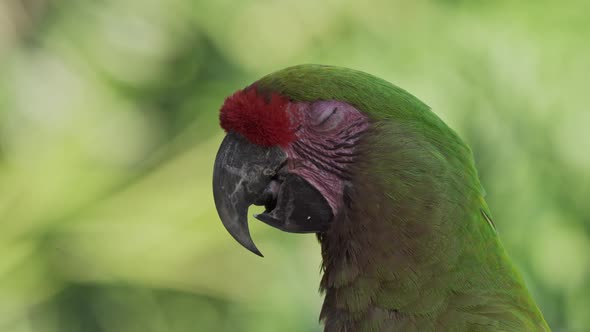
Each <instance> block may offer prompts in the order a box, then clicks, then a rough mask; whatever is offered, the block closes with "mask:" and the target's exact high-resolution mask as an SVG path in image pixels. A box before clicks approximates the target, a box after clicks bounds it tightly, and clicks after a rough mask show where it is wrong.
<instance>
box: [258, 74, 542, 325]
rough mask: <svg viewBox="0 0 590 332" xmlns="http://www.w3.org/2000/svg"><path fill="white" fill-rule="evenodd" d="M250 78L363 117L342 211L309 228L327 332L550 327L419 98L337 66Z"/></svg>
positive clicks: (459, 148) (461, 146)
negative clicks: (319, 267) (317, 229)
mask: <svg viewBox="0 0 590 332" xmlns="http://www.w3.org/2000/svg"><path fill="white" fill-rule="evenodd" d="M256 84H257V87H258V89H259V90H262V91H269V92H270V91H273V92H278V93H280V94H283V95H285V96H288V97H289V98H291V99H292V100H294V101H315V100H339V101H343V102H346V103H349V104H351V105H353V106H355V107H356V108H357V109H359V110H360V111H362V112H365V113H366V114H367V115H368V116H369V118H370V122H371V129H370V130H369V131H368V132H367V133H366V135H365V137H364V138H363V139H362V140H361V143H359V146H358V151H359V153H360V154H361V155H362V158H359V162H358V164H357V165H354V166H353V167H354V172H353V174H354V176H353V179H352V180H351V181H350V183H348V184H347V186H346V188H345V192H344V200H345V202H344V203H345V207H346V208H345V211H344V213H342V215H341V216H339V218H338V220H335V221H334V224H333V226H332V228H331V229H330V231H329V232H326V233H322V234H319V235H318V237H319V239H320V242H321V245H322V255H323V259H324V262H323V269H324V276H323V279H322V284H321V289H322V290H323V291H324V292H325V294H326V299H325V302H324V306H323V309H322V314H321V318H322V320H323V321H324V323H325V325H326V328H325V330H326V331H329V332H332V331H361V332H364V331H549V327H548V326H547V324H546V323H545V321H544V319H543V316H542V314H541V313H540V311H539V309H538V308H537V306H536V304H535V303H534V301H533V300H532V298H531V296H530V294H529V292H528V291H527V289H526V287H525V285H524V282H523V280H522V278H521V277H520V275H519V274H518V272H517V271H516V270H515V268H514V266H513V265H512V263H511V262H510V259H509V258H508V256H507V255H506V253H505V251H504V249H503V247H502V245H501V243H500V240H499V238H498V235H497V233H496V231H495V229H494V226H493V224H492V223H491V219H489V217H488V216H491V214H490V212H489V210H488V207H487V205H486V203H485V200H484V198H483V190H482V187H481V185H480V182H479V179H478V176H477V171H476V169H475V166H474V162H473V157H472V154H471V151H470V149H469V147H467V145H465V143H463V141H462V140H461V139H460V138H459V137H458V135H457V134H456V133H455V132H454V131H453V130H451V129H450V128H449V127H448V126H446V125H445V124H444V123H443V122H442V121H441V120H440V119H439V118H438V117H437V116H436V115H435V114H434V113H433V112H431V111H430V109H429V107H428V106H427V105H425V104H424V103H422V102H420V101H419V100H418V99H417V98H415V97H414V96H412V95H410V94H409V93H408V92H406V91H404V90H402V89H400V88H398V87H396V86H394V85H392V84H390V83H388V82H386V81H384V80H381V79H379V78H376V77H374V76H371V75H368V74H366V73H362V72H359V71H354V70H350V69H345V68H338V67H329V66H319V65H302V66H296V67H291V68H287V69H284V70H282V71H278V72H276V73H273V74H271V75H268V76H266V77H264V78H262V79H261V80H259V81H258V82H257V83H256Z"/></svg>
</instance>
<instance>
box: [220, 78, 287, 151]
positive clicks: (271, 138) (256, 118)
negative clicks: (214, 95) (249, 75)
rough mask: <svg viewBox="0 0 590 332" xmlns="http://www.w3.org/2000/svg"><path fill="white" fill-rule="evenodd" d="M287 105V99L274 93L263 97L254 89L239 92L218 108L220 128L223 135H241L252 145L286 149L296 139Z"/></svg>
mask: <svg viewBox="0 0 590 332" xmlns="http://www.w3.org/2000/svg"><path fill="white" fill-rule="evenodd" d="M288 104H289V99H287V98H286V97H283V96H281V95H279V94H276V93H273V94H271V95H270V96H264V95H261V94H259V93H258V91H257V90H256V87H250V88H246V89H244V90H238V91H236V92H235V93H234V94H233V95H231V96H229V97H227V98H226V99H225V102H224V103H223V106H222V107H221V112H220V116H219V119H220V123H221V127H222V128H223V129H224V130H225V131H226V132H229V131H234V132H237V133H239V134H241V135H243V136H244V137H246V138H247V139H248V140H249V141H250V142H252V143H254V144H258V145H262V146H274V145H280V146H287V145H288V144H289V143H291V142H292V141H293V140H294V139H295V132H294V130H293V128H292V126H291V121H289V114H288V113H287V106H288Z"/></svg>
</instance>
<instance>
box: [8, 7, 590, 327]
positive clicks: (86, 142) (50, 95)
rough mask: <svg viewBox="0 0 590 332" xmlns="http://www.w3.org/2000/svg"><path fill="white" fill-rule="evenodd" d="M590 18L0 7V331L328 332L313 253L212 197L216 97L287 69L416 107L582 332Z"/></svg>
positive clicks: (306, 239)
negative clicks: (401, 93) (314, 68)
mask: <svg viewBox="0 0 590 332" xmlns="http://www.w3.org/2000/svg"><path fill="white" fill-rule="evenodd" d="M588 12H590V2H588V1H586V0H579V1H575V0H572V1H568V2H567V3H563V2H555V1H544V0H539V1H535V2H528V1H520V2H516V1H494V2H475V1H459V0H455V1H451V0H447V1H389V0H388V1H386V0H381V1H358V0H344V1H335V0H329V1H313V0H299V1H262V0H258V1H229V0H220V1H209V0H101V1H96V0H27V1H25V0H3V1H0V72H1V73H2V74H1V75H0V331H1V332H103V331H104V332H135V331H137V332H152V331H153V332H168V331H169V332H184V331H221V332H224V331H244V332H249V331H256V332H265V331H269V332H274V331H316V332H318V331H321V327H320V326H319V325H318V322H317V319H318V313H319V309H320V306H321V301H322V300H321V297H320V296H319V294H318V292H317V288H318V283H319V279H320V270H319V266H320V257H319V256H320V255H319V246H318V244H317V242H316V240H315V238H314V236H312V235H307V236H297V235H291V234H284V233H281V232H279V231H277V230H274V229H271V228H269V227H267V226H264V225H262V224H261V223H257V222H254V223H252V224H251V228H252V233H253V237H254V239H255V241H256V242H257V244H258V247H259V248H261V250H262V251H263V253H265V254H266V257H265V258H264V259H260V258H258V257H256V256H254V255H252V254H251V253H249V252H247V251H246V250H244V249H242V248H240V247H239V245H238V244H237V243H235V241H233V239H232V238H231V237H230V236H229V235H228V234H227V233H226V232H225V230H224V229H223V227H222V226H221V223H220V222H219V220H218V218H217V215H216V213H215V209H214V205H213V201H212V195H211V173H212V164H213V159H214V156H215V153H216V150H217V147H218V144H219V143H220V141H221V139H222V136H223V134H222V132H221V130H220V129H219V127H218V120H217V117H218V113H217V112H218V109H219V106H220V105H221V103H222V102H223V99H224V97H225V96H227V95H229V94H230V93H232V92H233V91H234V90H236V89H238V88H242V87H244V86H245V85H247V84H248V83H250V82H252V81H254V80H256V79H257V78H259V77H260V76H262V75H264V74H266V73H269V72H271V71H274V70H278V69H281V68H283V67H286V66H289V65H294V64H299V63H324V64H333V65H341V66H347V67H352V68H356V69H360V70H364V71H367V72H370V73H373V74H376V75H378V76H380V77H383V78H385V79H387V80H389V81H391V82H393V83H395V84H397V85H399V86H401V87H403V88H405V89H406V90H408V91H410V92H412V93H413V94H415V95H416V96H418V97H419V98H420V99H422V100H424V101H425V102H426V103H427V104H429V105H430V106H431V107H432V108H433V110H434V111H435V112H436V113H437V114H439V115H440V117H442V118H443V119H444V120H445V121H446V122H447V123H448V124H449V125H451V127H453V128H455V129H456V130H457V131H458V132H459V133H460V135H461V136H462V137H463V138H464V139H465V140H466V141H467V142H468V143H469V144H470V145H471V146H472V147H473V150H474V154H475V159H476V163H477V166H478V168H479V171H480V175H481V178H482V182H483V184H484V186H485V187H486V189H487V193H488V196H487V198H488V202H489V205H490V207H491V209H492V211H493V213H494V217H495V221H496V224H497V227H498V229H499V232H500V235H501V237H502V239H503V242H504V243H505V246H506V247H507V250H508V251H509V253H510V254H511V256H512V257H513V259H514V261H515V262H516V264H517V265H518V266H519V267H520V269H521V271H522V273H523V275H524V277H525V279H526V281H527V283H528V286H529V287H530V289H531V291H532V293H533V294H534V297H535V299H536V300H537V301H538V303H539V305H540V307H541V308H542V310H543V312H544V314H545V317H546V319H547V321H548V322H549V324H550V325H551V326H552V327H553V329H554V330H555V331H589V330H590V314H589V312H590V311H589V310H590V284H589V280H590V204H589V203H588V197H590V178H589V174H590V129H589V128H590V109H589V108H588V105H589V104H590V98H589V95H590V93H589V90H588V84H589V78H588V77H589V76H588V75H589V74H590V61H589V59H590V43H589V42H588V41H589V40H590V20H589V19H588Z"/></svg>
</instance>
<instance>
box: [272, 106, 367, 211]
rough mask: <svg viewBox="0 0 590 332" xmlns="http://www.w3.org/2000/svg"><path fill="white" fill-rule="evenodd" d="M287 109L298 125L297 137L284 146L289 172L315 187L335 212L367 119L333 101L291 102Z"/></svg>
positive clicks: (359, 113)
mask: <svg viewBox="0 0 590 332" xmlns="http://www.w3.org/2000/svg"><path fill="white" fill-rule="evenodd" d="M288 111H289V113H290V118H291V124H292V125H293V126H294V127H295V128H297V129H296V132H295V135H296V137H297V138H296V139H295V140H294V141H293V142H291V143H290V144H289V145H288V146H287V147H286V148H285V149H284V150H285V152H286V153H287V156H288V158H289V159H288V163H287V166H288V168H289V172H290V173H294V174H297V175H299V176H301V177H302V178H304V179H305V180H307V181H308V182H309V183H311V184H312V185H313V186H314V187H315V188H316V189H318V190H319V191H320V193H321V194H322V195H323V196H324V197H325V198H326V200H327V201H328V203H329V204H330V207H331V208H332V212H333V213H334V215H337V213H338V211H339V210H340V207H341V206H340V205H341V204H342V194H343V190H344V184H345V181H349V180H350V173H349V171H350V169H349V166H350V164H352V163H353V162H354V160H355V158H356V156H357V142H358V140H359V139H360V138H361V136H362V134H363V132H364V131H365V130H367V129H368V127H369V120H368V118H367V117H366V116H365V115H364V114H362V113H361V112H360V111H358V110H357V109H356V108H354V107H353V106H351V105H349V104H346V103H343V102H340V101H334V100H329V101H317V102H312V103H296V104H290V105H289V108H288Z"/></svg>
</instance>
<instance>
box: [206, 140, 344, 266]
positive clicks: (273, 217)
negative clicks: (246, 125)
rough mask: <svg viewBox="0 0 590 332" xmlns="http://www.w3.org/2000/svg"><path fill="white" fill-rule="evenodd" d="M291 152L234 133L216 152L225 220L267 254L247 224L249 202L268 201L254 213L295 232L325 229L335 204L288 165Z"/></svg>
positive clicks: (218, 197)
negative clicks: (255, 241) (291, 170)
mask: <svg viewBox="0 0 590 332" xmlns="http://www.w3.org/2000/svg"><path fill="white" fill-rule="evenodd" d="M286 161H287V154H286V153H285V152H284V151H283V150H282V149H281V148H280V147H277V146H274V147H262V146H259V145H255V144H252V143H250V142H249V141H248V140H246V139H245V138H244V137H243V136H241V135H239V134H236V133H229V134H228V135H227V136H226V137H225V139H224V140H223V142H222V143H221V147H220V148H219V152H217V158H216V159H215V166H214V170H213V196H214V199H215V206H216V208H217V213H218V214H219V217H220V219H221V222H222V223H223V225H224V226H225V228H226V229H227V231H228V232H229V233H230V234H231V235H232V236H233V237H234V239H236V241H238V242H239V243H240V244H241V245H242V246H244V247H245V248H246V249H248V250H250V251H251V252H253V253H255V254H257V255H259V256H262V254H261V253H260V251H259V250H258V248H256V245H255V244H254V242H253V241H252V238H251V236H250V231H249V229H248V208H249V207H250V205H253V204H254V205H264V206H265V207H266V211H265V212H264V213H262V214H259V215H256V216H255V217H256V218H257V219H259V220H261V221H263V222H265V223H267V224H269V225H271V226H273V227H276V228H278V229H281V230H283V231H287V232H294V233H315V232H322V231H326V230H327V229H328V227H329V225H330V221H331V220H332V217H333V213H332V210H331V208H330V205H329V204H328V202H327V201H326V199H325V198H324V197H323V196H322V194H321V193H320V192H319V191H318V190H317V189H316V188H315V187H313V186H312V185H311V184H310V183H309V182H307V181H306V180H304V179H303V178H301V177H299V176H298V175H295V174H289V173H288V172H287V171H286V167H285V164H286Z"/></svg>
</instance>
